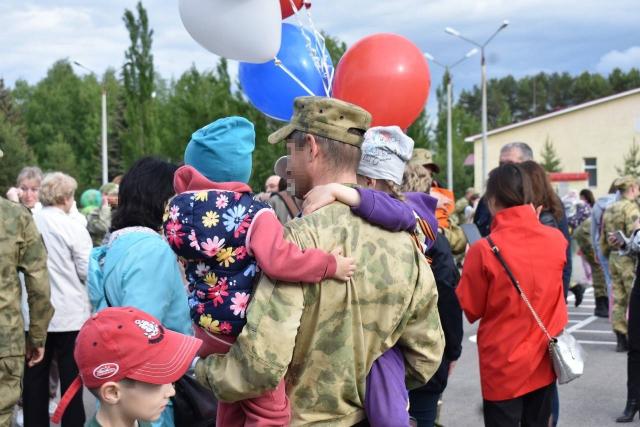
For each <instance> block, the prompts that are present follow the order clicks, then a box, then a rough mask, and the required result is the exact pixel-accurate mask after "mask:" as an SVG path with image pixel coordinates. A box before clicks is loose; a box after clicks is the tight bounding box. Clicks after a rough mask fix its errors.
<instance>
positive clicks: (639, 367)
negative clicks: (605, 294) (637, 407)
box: [627, 273, 640, 399]
mask: <svg viewBox="0 0 640 427" xmlns="http://www.w3.org/2000/svg"><path fill="white" fill-rule="evenodd" d="M627 334H628V338H629V353H628V355H627V398H628V399H640V283H639V280H638V276H637V273H636V281H635V282H634V283H633V289H632V290H631V297H630V298H629V322H628V332H627Z"/></svg>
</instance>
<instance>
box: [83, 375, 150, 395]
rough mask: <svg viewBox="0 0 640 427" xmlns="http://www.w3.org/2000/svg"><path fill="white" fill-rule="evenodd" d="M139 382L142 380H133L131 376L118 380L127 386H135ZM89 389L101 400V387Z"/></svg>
mask: <svg viewBox="0 0 640 427" xmlns="http://www.w3.org/2000/svg"><path fill="white" fill-rule="evenodd" d="M138 382H140V381H136V380H132V379H130V378H123V379H121V380H120V381H118V383H119V384H122V385H124V386H126V387H134V386H135V385H136V383H138ZM87 390H89V393H91V394H92V395H93V397H95V398H96V399H98V400H100V387H95V388H88V389H87Z"/></svg>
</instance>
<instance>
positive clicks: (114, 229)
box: [89, 157, 193, 426]
mask: <svg viewBox="0 0 640 427" xmlns="http://www.w3.org/2000/svg"><path fill="white" fill-rule="evenodd" d="M175 171H176V167H175V166H174V165H172V164H170V163H167V162H165V161H162V160H159V159H155V158H151V157H146V158H143V159H140V160H138V161H137V162H136V163H135V164H134V165H133V166H132V167H131V169H129V171H128V172H127V173H126V175H125V176H124V178H122V183H121V184H120V192H119V203H118V209H117V210H116V211H115V214H114V216H113V220H112V223H111V235H110V236H109V239H108V242H107V243H106V244H105V245H103V246H100V247H97V248H95V249H94V250H93V252H92V253H91V261H90V267H89V296H90V299H91V303H92V306H93V309H94V310H95V311H100V310H102V309H103V308H105V307H110V306H113V307H122V306H132V307H136V308H139V309H140V310H143V311H145V312H147V313H149V314H151V315H153V316H155V317H156V318H157V319H158V320H160V321H161V322H162V324H163V325H164V326H165V327H167V328H168V329H171V330H173V331H176V332H180V333H182V334H187V335H193V329H192V326H191V317H190V316H189V305H188V301H187V292H186V289H185V286H184V283H183V281H182V273H181V271H180V268H179V265H178V261H177V258H176V255H175V254H174V253H173V250H172V249H171V247H170V246H169V244H168V243H167V242H166V241H165V240H164V239H163V237H162V235H161V234H160V230H161V227H162V217H163V214H164V212H165V207H166V205H167V202H168V201H169V198H171V197H172V196H173V195H174V191H173V174H174V172H175ZM173 424H174V423H173V408H172V407H171V403H170V404H169V406H168V407H167V408H166V409H165V411H164V412H163V414H162V417H161V418H160V419H159V420H158V421H156V422H154V423H153V425H154V426H173Z"/></svg>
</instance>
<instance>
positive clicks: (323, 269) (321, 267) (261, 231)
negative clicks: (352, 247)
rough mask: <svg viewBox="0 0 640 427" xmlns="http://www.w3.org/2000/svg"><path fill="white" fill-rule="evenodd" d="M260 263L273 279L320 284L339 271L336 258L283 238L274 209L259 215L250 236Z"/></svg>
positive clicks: (249, 242) (249, 244) (252, 246)
mask: <svg viewBox="0 0 640 427" xmlns="http://www.w3.org/2000/svg"><path fill="white" fill-rule="evenodd" d="M248 247H249V251H250V252H251V253H252V254H253V256H254V257H255V258H256V261H257V262H258V266H259V267H260V268H261V269H262V271H264V272H265V274H266V275H267V276H269V277H271V278H272V279H276V280H282V281H285V282H304V283H318V282H320V281H321V280H323V279H326V278H328V277H332V276H333V275H334V274H336V269H337V264H336V258H335V257H334V256H333V255H331V254H329V253H327V252H325V251H323V250H320V249H311V248H310V249H305V250H302V249H300V248H299V247H298V246H297V245H296V244H295V243H291V242H289V241H287V240H286V239H285V238H284V229H283V227H282V224H280V221H278V218H276V216H275V214H274V213H273V212H272V211H265V212H262V213H260V214H259V215H257V216H256V218H255V219H254V221H253V224H252V225H251V231H250V238H249V239H248Z"/></svg>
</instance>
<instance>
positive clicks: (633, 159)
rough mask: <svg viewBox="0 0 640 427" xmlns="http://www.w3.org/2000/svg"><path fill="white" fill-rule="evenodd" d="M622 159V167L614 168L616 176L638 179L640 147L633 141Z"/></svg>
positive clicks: (639, 174)
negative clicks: (629, 176)
mask: <svg viewBox="0 0 640 427" xmlns="http://www.w3.org/2000/svg"><path fill="white" fill-rule="evenodd" d="M622 159H623V166H622V167H621V168H619V167H616V171H617V172H618V175H620V176H625V175H631V176H635V177H640V145H638V143H637V142H636V141H635V140H634V141H633V142H632V143H631V147H630V148H629V151H628V152H627V154H625V155H624V156H623V157H622Z"/></svg>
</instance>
